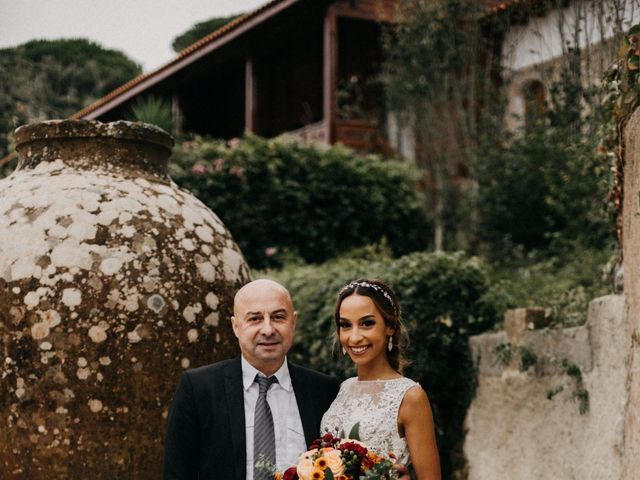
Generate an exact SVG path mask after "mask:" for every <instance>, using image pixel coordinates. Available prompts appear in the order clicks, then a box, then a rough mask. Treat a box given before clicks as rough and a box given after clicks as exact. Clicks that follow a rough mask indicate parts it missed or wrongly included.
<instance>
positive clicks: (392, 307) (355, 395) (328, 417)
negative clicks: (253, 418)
mask: <svg viewBox="0 0 640 480" xmlns="http://www.w3.org/2000/svg"><path fill="white" fill-rule="evenodd" d="M334 320H335V323H336V328H337V333H338V337H339V340H340V344H341V345H342V353H343V354H347V353H348V354H349V357H350V358H351V360H352V361H353V362H354V363H355V364H356V369H357V377H352V378H349V379H347V380H345V381H344V382H343V383H342V385H341V387H340V392H339V393H338V396H337V397H336V399H335V400H334V402H333V403H332V404H331V407H329V410H327V412H326V413H325V415H324V417H323V418H322V423H321V431H322V432H324V431H327V430H328V431H329V432H333V433H335V432H345V433H349V432H350V431H351V429H352V428H353V427H354V425H356V424H359V435H360V440H362V441H363V442H364V443H365V444H367V445H368V446H370V447H371V448H373V449H376V450H377V451H379V452H381V453H387V452H388V451H392V452H394V454H395V455H396V457H397V461H398V462H400V463H404V464H411V465H412V466H413V470H414V471H415V475H416V478H417V480H440V462H439V458H438V450H437V447H436V439H435V431H434V424H433V415H432V413H431V407H430V405H429V400H428V398H427V395H426V393H425V392H424V390H423V389H422V388H421V387H420V385H419V384H418V383H416V382H414V381H413V380H410V379H408V378H406V377H403V376H402V367H403V363H404V360H403V357H402V348H403V345H404V343H405V337H406V332H405V331H404V327H403V325H402V322H401V319H400V304H399V303H398V300H397V298H396V296H395V294H394V293H393V291H392V290H391V288H390V287H389V286H387V285H386V284H385V283H383V282H381V281H378V280H367V279H359V280H356V281H353V282H351V283H349V284H348V285H346V286H345V287H344V288H343V289H342V290H340V292H339V294H338V300H337V302H336V306H335V310H334Z"/></svg>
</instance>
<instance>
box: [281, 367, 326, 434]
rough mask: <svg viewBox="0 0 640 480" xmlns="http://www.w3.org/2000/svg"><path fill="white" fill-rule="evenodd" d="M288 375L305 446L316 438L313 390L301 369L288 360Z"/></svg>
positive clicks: (317, 422) (317, 423) (316, 423)
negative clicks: (300, 421) (298, 413)
mask: <svg viewBox="0 0 640 480" xmlns="http://www.w3.org/2000/svg"><path fill="white" fill-rule="evenodd" d="M289 375H290V376H291V384H292V385H293V391H294V392H295V395H296V403H297V404H298V411H299V412H300V419H301V420H302V428H303V430H304V439H305V441H306V442H307V446H308V445H309V444H310V443H311V442H313V441H314V440H315V439H316V438H318V433H320V432H318V427H317V425H319V424H320V422H319V421H317V412H316V411H315V410H316V409H315V408H314V402H313V392H312V391H311V389H310V385H309V382H308V381H307V378H306V377H305V375H304V374H302V372H301V370H300V369H299V368H298V367H297V366H296V365H294V364H292V363H291V362H289Z"/></svg>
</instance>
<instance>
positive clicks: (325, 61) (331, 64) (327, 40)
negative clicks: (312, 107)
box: [322, 5, 338, 144]
mask: <svg viewBox="0 0 640 480" xmlns="http://www.w3.org/2000/svg"><path fill="white" fill-rule="evenodd" d="M323 35H324V39H323V53H322V70H323V72H322V73H323V84H322V95H323V108H322V110H323V117H324V123H325V125H326V133H325V140H326V142H327V143H328V144H331V143H332V142H333V129H334V122H335V115H336V83H337V70H338V55H337V53H338V25H337V21H336V11H335V8H334V6H333V5H330V6H329V7H328V8H327V12H326V14H325V17H324V32H323Z"/></svg>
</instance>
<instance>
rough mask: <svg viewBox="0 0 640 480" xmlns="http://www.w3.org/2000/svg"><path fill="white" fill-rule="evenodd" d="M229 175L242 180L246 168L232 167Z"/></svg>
mask: <svg viewBox="0 0 640 480" xmlns="http://www.w3.org/2000/svg"><path fill="white" fill-rule="evenodd" d="M229 175H233V176H235V177H238V178H240V177H242V176H243V175H244V168H242V167H237V166H236V167H231V168H230V169H229Z"/></svg>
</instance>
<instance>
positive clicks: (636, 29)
mask: <svg viewBox="0 0 640 480" xmlns="http://www.w3.org/2000/svg"><path fill="white" fill-rule="evenodd" d="M637 33H640V24H636V25H634V26H633V27H631V28H630V29H629V33H628V35H635V34H637Z"/></svg>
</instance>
